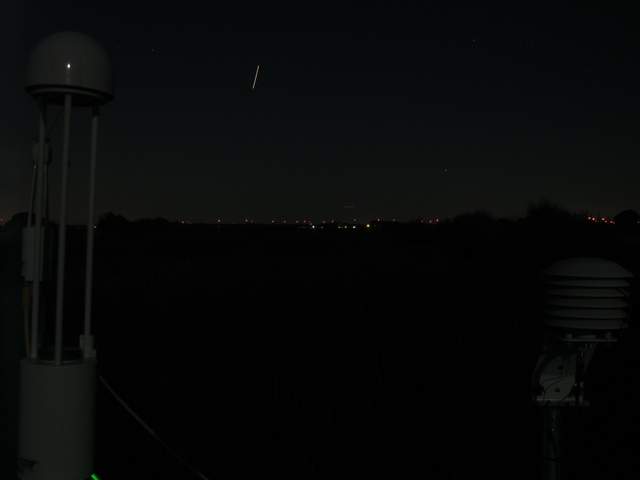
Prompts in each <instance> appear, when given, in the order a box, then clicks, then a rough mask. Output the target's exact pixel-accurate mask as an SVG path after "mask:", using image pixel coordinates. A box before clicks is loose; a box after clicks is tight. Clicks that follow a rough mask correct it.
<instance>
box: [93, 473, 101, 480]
mask: <svg viewBox="0 0 640 480" xmlns="http://www.w3.org/2000/svg"><path fill="white" fill-rule="evenodd" d="M91 480H100V477H99V476H98V475H97V474H95V473H92V474H91Z"/></svg>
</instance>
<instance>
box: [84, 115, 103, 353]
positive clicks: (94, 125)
mask: <svg viewBox="0 0 640 480" xmlns="http://www.w3.org/2000/svg"><path fill="white" fill-rule="evenodd" d="M98 115H99V110H98V107H94V108H93V110H92V116H91V171H90V173H89V221H88V223H87V271H86V275H85V303H84V337H83V341H82V351H83V356H84V358H91V357H92V356H93V338H92V336H91V301H92V288H93V237H94V210H95V189H96V151H97V146H98Z"/></svg>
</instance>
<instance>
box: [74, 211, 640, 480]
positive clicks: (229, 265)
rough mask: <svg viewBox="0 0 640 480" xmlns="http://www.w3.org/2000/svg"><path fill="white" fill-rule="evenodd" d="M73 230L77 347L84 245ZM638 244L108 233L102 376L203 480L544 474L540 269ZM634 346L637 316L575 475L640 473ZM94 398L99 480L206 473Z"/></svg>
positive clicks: (559, 236)
mask: <svg viewBox="0 0 640 480" xmlns="http://www.w3.org/2000/svg"><path fill="white" fill-rule="evenodd" d="M71 237H72V239H73V238H76V240H75V243H74V244H72V245H71V246H70V249H71V252H72V253H71V258H70V265H69V276H70V277H69V278H70V280H69V283H68V300H67V302H68V318H69V325H68V327H67V333H68V334H69V339H68V342H69V343H75V337H76V335H77V333H78V331H79V330H77V329H76V328H77V327H75V326H73V323H74V322H75V323H76V324H78V325H79V323H80V321H81V314H82V297H83V293H82V287H83V283H82V282H83V278H82V276H83V275H82V271H81V270H82V267H83V258H84V256H83V255H84V251H83V248H84V246H83V240H82V238H83V234H82V232H78V233H77V234H72V235H71ZM636 238H637V235H636V234H635V233H633V232H630V233H622V232H620V231H618V230H616V229H615V227H611V226H593V225H589V226H575V225H574V226H571V227H559V226H544V227H541V226H535V225H528V224H524V223H521V224H508V223H501V222H494V223H491V224H486V225H440V226H438V227H437V228H435V227H434V228H428V227H420V228H418V227H414V228H409V227H406V228H391V229H390V228H386V229H380V228H378V229H372V230H367V231H365V230H357V231H347V230H344V231H343V230H340V231H338V230H336V231H333V232H328V231H318V230H316V231H311V230H299V229H298V230H296V229H289V230H285V229H260V228H253V229H250V228H246V229H240V228H236V229H227V230H222V231H219V230H218V229H217V228H216V227H207V226H195V225H194V226H155V227H154V226H126V227H120V228H113V227H112V228H101V229H99V230H98V234H97V238H96V249H97V251H96V254H97V260H96V268H95V275H96V283H95V332H96V336H97V349H98V360H99V370H100V373H101V374H102V375H103V376H104V377H105V378H106V379H107V380H108V381H109V382H110V384H111V385H112V386H113V387H114V388H115V389H116V390H117V391H118V393H120V394H121V395H122V396H123V397H124V398H125V400H127V401H128V402H129V404H130V405H131V407H132V408H133V409H134V410H135V411H136V412H137V413H138V414H139V415H140V416H141V417H142V418H143V419H145V420H146V421H147V422H148V423H149V424H150V425H151V426H152V428H154V429H155V430H156V432H157V433H158V435H159V436H160V437H162V438H163V439H165V440H166V441H167V443H169V444H170V445H171V446H172V447H173V448H174V449H175V450H176V451H177V452H178V453H179V454H180V455H182V456H183V457H184V458H185V459H187V460H188V461H189V462H190V463H193V464H194V465H196V466H197V467H198V468H199V469H200V470H202V472H203V473H204V474H205V475H206V476H207V477H208V478H221V479H222V478H224V479H227V478H229V479H231V478H251V477H253V478H255V477H257V476H260V477H263V478H265V477H274V478H296V479H299V478H339V477H342V476H346V477H351V478H365V477H372V476H375V477H383V478H384V477H386V478H418V477H422V478H447V479H448V478H456V479H458V478H460V479H463V478H474V477H479V476H483V477H484V476H487V477H489V478H511V479H512V478H518V479H529V478H531V479H533V478H537V475H538V472H537V468H538V463H539V461H538V456H539V453H540V452H539V446H540V431H539V427H540V423H541V422H540V417H539V414H538V412H536V410H535V408H534V407H532V406H531V404H530V397H529V394H530V387H529V384H530V376H531V372H532V369H533V367H534V365H535V362H536V359H537V355H538V351H539V346H540V340H541V332H542V328H541V325H540V321H539V318H540V316H539V306H540V292H541V285H540V282H539V276H538V275H539V272H540V270H541V269H542V268H543V267H545V266H546V265H548V264H549V263H550V262H552V261H554V260H556V259H560V258H565V257H569V256H601V257H605V258H608V259H611V260H614V261H617V262H619V263H621V264H622V265H623V266H625V267H626V268H627V269H629V270H631V271H633V272H634V273H640V255H638V253H637V252H638V246H639V243H640V242H638V241H637V240H636ZM634 294H636V292H635V290H634ZM637 296H638V295H637V294H636V300H637ZM639 345H640V338H639V335H638V334H637V330H636V329H635V328H631V329H629V330H628V331H627V332H626V334H625V335H624V336H623V338H622V341H621V342H620V343H619V344H618V345H616V346H615V347H614V349H613V350H611V351H604V350H603V351H600V352H598V353H597V355H596V358H595V360H594V362H593V366H592V369H591V372H590V376H589V379H588V382H589V387H590V388H589V390H588V394H589V397H590V399H591V401H592V407H590V408H588V409H585V410H582V411H579V412H569V414H568V416H567V427H568V433H567V436H566V442H565V444H566V445H567V446H568V448H567V452H566V454H567V470H568V471H569V472H570V473H571V477H570V478H620V479H622V478H635V475H634V472H636V471H640V470H638V467H640V466H639V465H638V460H636V459H635V458H634V455H633V452H632V450H631V443H632V440H633V439H634V438H635V437H636V436H637V434H638V433H640V424H639V423H638V421H639V420H640V413H638V411H637V409H634V403H633V397H634V393H635V392H636V391H637V390H638V388H637V385H638V381H637V380H636V379H637V377H638V373H639V372H640V362H639V359H640V354H639V353H638V352H640V348H639V347H638V346H639ZM98 408H99V410H98V443H97V471H98V473H99V474H101V477H102V478H104V479H107V480H108V479H112V478H113V479H115V478H118V479H128V478H131V479H151V478H154V479H155V478H158V479H160V478H172V479H176V478H192V475H191V473H190V472H189V471H188V470H187V469H186V468H185V467H184V466H182V465H180V463H179V462H177V461H175V460H174V459H173V458H172V457H171V456H170V455H169V454H168V453H166V451H165V450H164V449H163V448H162V446H160V445H159V444H157V443H156V442H155V441H154V440H153V439H152V438H151V437H150V436H148V434H147V433H146V432H145V431H144V430H143V429H142V428H140V427H139V426H138V424H136V423H135V421H134V420H133V419H132V418H131V417H129V416H128V415H127V413H126V412H125V411H124V410H122V408H121V407H120V406H119V405H118V404H117V403H116V402H115V401H114V400H113V398H112V397H111V396H110V395H109V394H108V392H107V391H106V390H105V389H104V388H103V387H101V386H99V389H98ZM193 478H195V477H193Z"/></svg>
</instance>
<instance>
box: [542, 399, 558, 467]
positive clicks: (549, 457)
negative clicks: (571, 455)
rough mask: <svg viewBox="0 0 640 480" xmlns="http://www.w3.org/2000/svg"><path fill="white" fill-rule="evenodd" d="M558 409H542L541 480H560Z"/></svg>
mask: <svg viewBox="0 0 640 480" xmlns="http://www.w3.org/2000/svg"><path fill="white" fill-rule="evenodd" d="M560 408H562V407H543V409H542V415H543V418H544V420H543V431H542V435H543V442H542V455H543V469H542V480H560V479H561V478H562V477H561V474H562V472H561V468H560V467H561V465H560V462H561V460H562V458H561V451H560V447H561V445H560V443H561V442H560V427H561V425H560V418H561V417H560Z"/></svg>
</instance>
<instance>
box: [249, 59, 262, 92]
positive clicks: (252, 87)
mask: <svg viewBox="0 0 640 480" xmlns="http://www.w3.org/2000/svg"><path fill="white" fill-rule="evenodd" d="M259 71H260V64H258V67H257V68H256V75H255V77H253V85H251V90H255V89H256V80H258V72H259Z"/></svg>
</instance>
